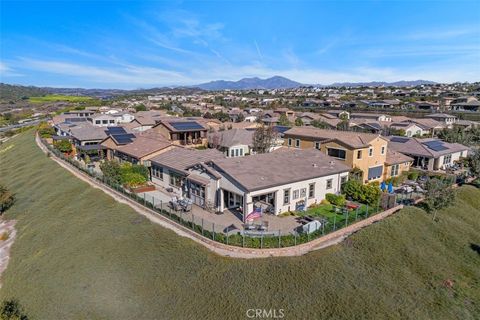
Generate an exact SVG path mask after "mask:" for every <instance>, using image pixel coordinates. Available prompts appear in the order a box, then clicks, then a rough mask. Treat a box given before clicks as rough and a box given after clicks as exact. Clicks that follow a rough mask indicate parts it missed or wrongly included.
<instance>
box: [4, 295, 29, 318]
mask: <svg viewBox="0 0 480 320" xmlns="http://www.w3.org/2000/svg"><path fill="white" fill-rule="evenodd" d="M0 319H2V320H3V319H5V320H28V316H27V315H26V314H25V311H24V310H23V308H22V307H21V306H20V304H19V303H18V301H17V300H15V299H10V300H5V301H3V303H2V307H1V310H0Z"/></svg>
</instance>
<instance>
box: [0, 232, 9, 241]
mask: <svg viewBox="0 0 480 320" xmlns="http://www.w3.org/2000/svg"><path fill="white" fill-rule="evenodd" d="M9 237H10V233H8V232H7V231H4V232H2V234H0V241H5V240H8V238H9Z"/></svg>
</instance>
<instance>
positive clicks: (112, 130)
mask: <svg viewBox="0 0 480 320" xmlns="http://www.w3.org/2000/svg"><path fill="white" fill-rule="evenodd" d="M122 133H127V132H126V131H125V129H124V128H122V127H109V128H108V129H107V134H108V135H112V134H122Z"/></svg>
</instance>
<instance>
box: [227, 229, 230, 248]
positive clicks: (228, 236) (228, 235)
mask: <svg viewBox="0 0 480 320" xmlns="http://www.w3.org/2000/svg"><path fill="white" fill-rule="evenodd" d="M229 231H230V230H227V246H228V238H230V232H229Z"/></svg>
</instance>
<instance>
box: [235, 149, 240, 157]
mask: <svg viewBox="0 0 480 320" xmlns="http://www.w3.org/2000/svg"><path fill="white" fill-rule="evenodd" d="M239 155H240V150H238V149H235V157H238V156H239Z"/></svg>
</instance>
